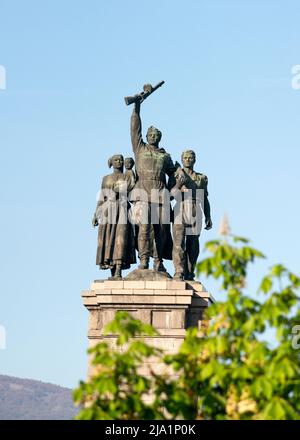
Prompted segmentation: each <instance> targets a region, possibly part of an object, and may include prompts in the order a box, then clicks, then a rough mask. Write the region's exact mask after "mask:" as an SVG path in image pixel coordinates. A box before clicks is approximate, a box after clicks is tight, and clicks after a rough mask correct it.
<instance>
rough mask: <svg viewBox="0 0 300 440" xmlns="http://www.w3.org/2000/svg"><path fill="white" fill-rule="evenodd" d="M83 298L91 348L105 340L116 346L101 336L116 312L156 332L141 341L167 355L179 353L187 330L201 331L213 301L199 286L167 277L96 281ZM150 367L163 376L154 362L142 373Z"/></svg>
mask: <svg viewBox="0 0 300 440" xmlns="http://www.w3.org/2000/svg"><path fill="white" fill-rule="evenodd" d="M82 298H83V304H84V306H85V307H86V308H87V309H88V310H89V312H90V314H89V329H88V338H89V345H90V347H92V346H94V345H95V344H97V343H98V342H100V341H104V340H106V341H107V340H109V341H110V343H111V344H112V346H114V345H115V337H113V336H112V335H105V336H104V335H103V333H102V330H103V327H104V326H105V325H106V324H107V323H109V322H111V321H112V320H113V318H114V315H115V313H116V312H117V311H118V310H123V311H128V312H129V313H130V314H131V315H132V316H134V317H135V318H137V319H139V320H141V321H143V322H145V323H147V324H151V325H153V327H155V328H156V330H158V332H159V336H155V337H146V338H145V339H144V340H145V342H147V343H149V344H151V345H153V346H155V347H158V348H161V349H163V350H164V352H165V353H166V354H167V353H168V354H171V353H175V352H177V351H178V348H179V346H180V345H181V343H182V341H183V339H184V337H185V330H186V329H187V328H188V327H191V326H193V327H197V328H199V329H200V328H201V327H203V326H205V325H206V323H205V322H204V321H203V320H202V316H203V311H204V310H205V309H206V307H208V306H209V305H210V304H211V303H212V302H213V301H214V300H213V298H212V296H211V295H210V294H209V293H208V292H207V291H206V290H205V288H204V287H203V285H202V284H201V283H200V282H196V281H175V280H172V279H169V278H167V277H166V278H164V279H160V280H156V281H153V280H133V281H132V280H130V279H129V280H126V279H124V280H120V281H109V280H98V281H95V282H93V283H92V285H91V288H90V290H86V291H83V292H82ZM150 367H151V368H153V367H156V368H154V369H155V370H156V371H157V372H160V373H162V371H160V365H159V364H157V363H155V360H154V361H153V362H151V364H149V365H144V366H143V370H144V371H143V373H144V374H146V375H147V372H148V371H149V370H148V368H150ZM90 374H92V370H91V367H90V366H89V375H90Z"/></svg>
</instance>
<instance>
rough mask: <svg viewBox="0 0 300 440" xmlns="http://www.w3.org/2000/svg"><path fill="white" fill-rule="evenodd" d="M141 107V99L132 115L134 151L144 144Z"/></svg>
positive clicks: (131, 130)
mask: <svg viewBox="0 0 300 440" xmlns="http://www.w3.org/2000/svg"><path fill="white" fill-rule="evenodd" d="M140 108H141V103H140V102H139V101H137V102H135V103H134V108H133V112H132V115H131V127H130V133H131V143H132V149H133V152H134V153H135V152H136V150H137V149H138V148H140V146H141V145H144V141H143V138H142V121H141V117H140Z"/></svg>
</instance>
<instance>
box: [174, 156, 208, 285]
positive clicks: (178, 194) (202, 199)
mask: <svg viewBox="0 0 300 440" xmlns="http://www.w3.org/2000/svg"><path fill="white" fill-rule="evenodd" d="M181 160H182V165H183V167H182V168H181V167H178V168H177V171H176V172H175V179H176V185H175V187H173V189H172V194H173V196H174V198H175V199H176V205H175V208H174V211H175V213H174V223H173V263H174V267H175V275H174V279H178V280H183V279H185V280H193V279H194V277H195V266H196V263H197V259H198V256H199V250H200V248H199V237H200V234H201V230H202V212H203V213H204V216H205V229H211V228H212V221H211V217H210V204H209V201H208V190H207V185H208V179H207V176H206V175H205V174H201V173H197V172H195V171H194V165H195V162H196V153H195V152H194V151H193V150H186V151H184V152H183V153H182V155H181Z"/></svg>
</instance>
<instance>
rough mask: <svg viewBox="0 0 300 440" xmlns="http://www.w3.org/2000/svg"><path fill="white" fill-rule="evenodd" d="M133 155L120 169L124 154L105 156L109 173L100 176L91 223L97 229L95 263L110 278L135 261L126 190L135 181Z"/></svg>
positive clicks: (117, 277) (119, 277) (116, 278)
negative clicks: (109, 273) (111, 171)
mask: <svg viewBox="0 0 300 440" xmlns="http://www.w3.org/2000/svg"><path fill="white" fill-rule="evenodd" d="M133 163H134V161H133V159H132V158H127V159H126V166H127V170H126V173H125V174H124V173H123V168H124V158H123V156H122V155H121V154H115V155H114V156H112V157H111V158H110V159H109V160H108V166H109V168H111V167H113V173H112V174H109V175H107V176H105V177H104V178H103V180H102V185H101V193H100V197H99V200H98V203H97V207H96V211H95V214H94V217H93V221H92V224H93V226H94V227H96V226H99V229H98V248H97V256H96V264H97V265H99V267H100V269H110V270H111V279H114V280H118V279H121V277H122V270H123V269H129V268H130V265H131V264H134V263H136V258H135V250H134V231H133V226H132V224H131V223H130V222H129V221H128V211H129V209H130V205H129V202H128V197H127V196H128V191H130V190H131V189H132V188H133V187H134V184H135V176H134V173H133V171H132V166H133Z"/></svg>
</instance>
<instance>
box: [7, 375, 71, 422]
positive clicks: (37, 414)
mask: <svg viewBox="0 0 300 440" xmlns="http://www.w3.org/2000/svg"><path fill="white" fill-rule="evenodd" d="M77 411H78V409H77V408H75V407H74V406H73V403H72V391H71V390H70V389H69V388H63V387H60V386H57V385H52V384H49V383H44V382H39V381H37V380H30V379H19V378H16V377H10V376H2V375H0V420H28V419H29V420H49V419H50V420H67V419H72V418H73V417H74V415H75V414H76V412H77Z"/></svg>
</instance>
